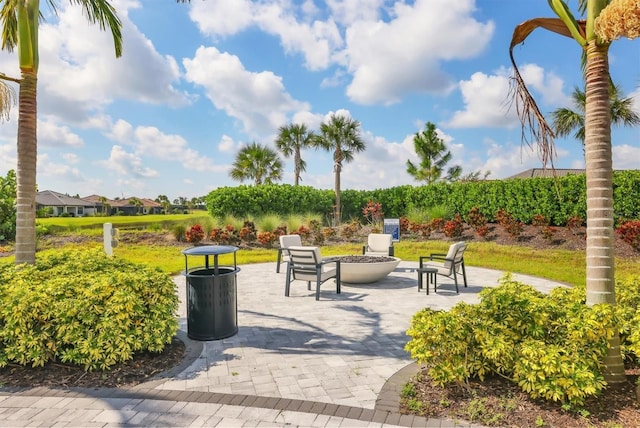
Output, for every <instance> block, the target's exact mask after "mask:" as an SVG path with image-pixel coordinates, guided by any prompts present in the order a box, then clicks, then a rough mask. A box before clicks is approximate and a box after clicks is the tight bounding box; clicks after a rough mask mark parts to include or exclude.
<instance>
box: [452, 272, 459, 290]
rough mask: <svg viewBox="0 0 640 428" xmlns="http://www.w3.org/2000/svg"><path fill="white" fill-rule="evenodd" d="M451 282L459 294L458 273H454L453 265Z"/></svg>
mask: <svg viewBox="0 0 640 428" xmlns="http://www.w3.org/2000/svg"><path fill="white" fill-rule="evenodd" d="M453 282H455V283H456V293H458V294H460V291H458V275H457V274H456V269H455V267H454V269H453Z"/></svg>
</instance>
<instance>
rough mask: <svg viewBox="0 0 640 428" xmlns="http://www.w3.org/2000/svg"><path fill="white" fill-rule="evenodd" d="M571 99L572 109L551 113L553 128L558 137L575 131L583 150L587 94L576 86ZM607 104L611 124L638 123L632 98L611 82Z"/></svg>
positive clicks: (628, 124)
mask: <svg viewBox="0 0 640 428" xmlns="http://www.w3.org/2000/svg"><path fill="white" fill-rule="evenodd" d="M571 99H572V101H573V107H574V110H572V109H570V108H567V107H564V108H559V109H557V110H555V111H554V112H553V113H552V114H551V115H552V118H553V129H554V131H555V132H556V135H557V136H558V137H566V136H568V135H569V134H571V133H572V132H574V131H575V132H574V134H573V137H574V138H575V139H576V140H579V141H580V142H581V143H582V150H583V151H584V140H585V133H584V112H585V107H586V103H587V96H586V94H585V93H584V91H583V90H581V89H580V88H578V87H577V86H576V87H575V88H574V89H573V93H572V94H571ZM609 104H610V105H611V124H613V125H624V126H634V125H638V124H640V115H639V114H638V113H636V112H635V111H633V108H632V107H633V98H629V97H626V98H623V97H622V90H621V89H620V87H619V86H618V85H616V84H615V83H613V82H611V86H610V88H609Z"/></svg>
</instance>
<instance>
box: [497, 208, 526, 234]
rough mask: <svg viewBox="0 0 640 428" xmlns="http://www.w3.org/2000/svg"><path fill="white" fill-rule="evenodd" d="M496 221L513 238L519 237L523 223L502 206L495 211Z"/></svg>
mask: <svg viewBox="0 0 640 428" xmlns="http://www.w3.org/2000/svg"><path fill="white" fill-rule="evenodd" d="M496 221H497V222H498V224H500V225H501V226H502V227H504V229H505V230H506V231H507V233H508V234H509V235H511V236H513V237H514V238H518V237H520V235H521V234H522V231H523V230H524V223H522V222H521V221H518V220H516V219H514V218H513V216H512V215H511V213H510V212H508V211H506V210H505V209H503V208H500V209H499V210H498V212H497V213H496Z"/></svg>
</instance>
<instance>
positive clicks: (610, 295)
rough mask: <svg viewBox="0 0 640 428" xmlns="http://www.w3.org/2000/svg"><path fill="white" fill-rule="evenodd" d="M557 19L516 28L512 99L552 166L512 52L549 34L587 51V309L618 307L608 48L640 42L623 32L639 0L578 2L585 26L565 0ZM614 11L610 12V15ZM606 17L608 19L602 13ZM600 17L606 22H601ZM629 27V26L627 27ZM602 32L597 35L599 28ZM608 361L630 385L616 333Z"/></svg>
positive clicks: (557, 3) (616, 377)
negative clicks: (538, 33)
mask: <svg viewBox="0 0 640 428" xmlns="http://www.w3.org/2000/svg"><path fill="white" fill-rule="evenodd" d="M549 5H550V6H551V8H552V9H553V11H554V12H555V13H556V15H557V16H558V18H535V19H531V20H528V21H525V22H523V23H521V24H520V25H518V26H517V27H516V28H515V30H514V33H513V37H512V39H511V44H510V46H509V56H510V57H511V63H512V64H513V67H514V77H513V80H512V82H513V83H514V85H515V86H514V87H513V90H514V92H513V95H514V99H515V104H516V109H517V111H518V115H519V116H520V120H521V121H522V125H523V138H524V140H525V141H529V140H528V139H527V137H526V135H525V131H526V130H527V129H528V130H529V131H530V135H531V137H533V140H534V141H536V143H537V144H538V146H539V147H540V153H541V154H542V160H543V162H545V163H547V162H548V161H549V160H551V161H552V160H553V157H554V147H553V138H554V133H553V130H552V128H551V127H550V126H549V124H548V123H547V122H546V121H545V119H544V116H543V115H542V114H541V113H540V110H539V108H538V106H537V105H536V103H535V100H534V99H533V97H532V96H531V94H530V93H529V91H528V89H527V87H526V85H525V83H524V80H523V79H522V76H521V75H520V72H519V71H518V67H517V66H516V63H515V59H514V57H513V48H514V47H515V46H516V45H518V44H520V43H522V42H524V40H525V39H526V38H527V36H529V34H531V32H532V31H533V30H535V29H536V28H538V27H542V28H545V29H547V30H549V31H553V32H555V33H558V34H560V35H563V36H567V37H570V38H573V39H574V40H575V41H576V42H578V44H579V45H580V46H581V47H582V48H583V53H584V56H583V60H584V64H585V82H586V83H585V94H586V99H585V121H584V126H585V140H584V143H585V144H584V145H585V166H586V176H587V258H586V264H587V275H586V285H587V304H589V305H593V304H597V303H605V304H610V305H615V303H616V298H615V277H614V262H615V259H614V244H615V242H614V238H615V233H614V230H613V226H614V221H613V170H612V154H611V105H610V102H609V99H610V98H609V97H610V91H609V88H610V82H611V77H610V75H609V54H608V52H609V45H610V43H611V41H613V40H614V39H616V38H617V37H620V36H621V35H626V36H627V37H629V38H631V37H638V36H639V35H640V29H638V28H637V25H638V21H637V20H636V21H635V24H633V25H636V27H634V28H626V27H624V24H625V23H624V20H623V19H622V15H623V13H624V12H628V11H630V10H636V13H637V9H638V4H637V1H636V0H629V1H627V0H579V1H578V9H579V11H580V13H581V14H583V15H584V14H585V13H586V20H584V21H578V20H576V19H575V18H574V17H573V14H572V13H571V11H570V10H569V7H568V6H567V4H566V3H565V2H564V1H562V0H549ZM609 5H610V6H611V9H610V10H608V11H607V9H608V8H609ZM603 12H604V13H603ZM601 13H602V15H603V21H604V22H598V21H599V19H598V17H599V15H600V14H601ZM627 25H631V22H628V23H627ZM597 26H598V27H600V29H601V30H600V31H601V32H599V33H596V27H597ZM609 345H610V346H609V352H608V354H607V357H606V358H605V361H604V365H605V374H604V375H605V380H606V381H607V382H609V383H622V382H625V381H626V377H625V373H624V365H623V363H622V356H621V353H620V338H619V335H618V332H616V333H615V335H614V337H613V338H612V339H610V343H609Z"/></svg>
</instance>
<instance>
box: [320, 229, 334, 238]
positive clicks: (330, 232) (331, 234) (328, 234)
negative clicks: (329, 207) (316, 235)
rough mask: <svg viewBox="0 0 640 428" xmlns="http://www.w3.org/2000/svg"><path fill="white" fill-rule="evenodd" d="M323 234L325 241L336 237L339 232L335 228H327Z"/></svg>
mask: <svg viewBox="0 0 640 428" xmlns="http://www.w3.org/2000/svg"><path fill="white" fill-rule="evenodd" d="M322 234H323V235H324V237H325V239H330V238H333V237H334V236H336V235H337V232H336V229H335V228H334V227H325V228H323V229H322Z"/></svg>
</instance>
